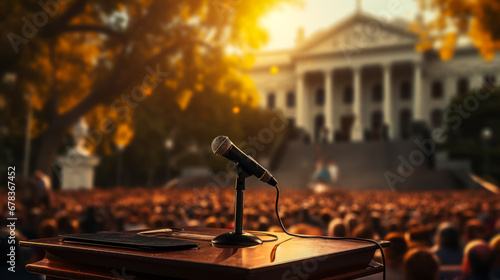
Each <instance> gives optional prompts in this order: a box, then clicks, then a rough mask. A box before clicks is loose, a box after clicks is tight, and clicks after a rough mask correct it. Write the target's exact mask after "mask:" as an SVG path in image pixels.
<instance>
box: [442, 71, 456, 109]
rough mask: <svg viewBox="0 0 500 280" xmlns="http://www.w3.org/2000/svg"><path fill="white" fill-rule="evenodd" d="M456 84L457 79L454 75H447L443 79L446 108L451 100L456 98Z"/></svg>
mask: <svg viewBox="0 0 500 280" xmlns="http://www.w3.org/2000/svg"><path fill="white" fill-rule="evenodd" d="M457 82H458V78H457V76H456V75H455V74H447V75H446V76H445V77H444V96H445V102H446V106H448V104H450V102H451V100H453V98H454V97H455V96H457Z"/></svg>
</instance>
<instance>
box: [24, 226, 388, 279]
mask: <svg viewBox="0 0 500 280" xmlns="http://www.w3.org/2000/svg"><path fill="white" fill-rule="evenodd" d="M184 230H185V231H184V233H187V234H196V235H200V236H203V237H205V238H206V240H196V242H198V243H199V244H200V245H199V247H198V248H197V249H189V250H182V251H168V252H148V251H139V250H132V249H122V248H112V247H101V246H98V245H86V244H77V243H68V242H63V241H62V240H61V238H59V237H55V238H47V239H36V240H29V241H23V242H22V243H21V246H25V247H34V248H40V249H44V250H45V251H46V252H47V254H46V259H50V258H53V259H57V260H64V261H67V262H69V263H76V264H81V265H86V266H98V267H108V268H115V269H121V268H123V267H126V268H127V271H129V270H130V271H137V272H139V273H148V274H150V273H154V274H157V275H163V276H168V277H175V278H177V277H178V278H183V279H196V277H199V276H200V275H203V276H204V277H205V276H207V275H213V276H214V279H225V277H221V275H216V274H217V272H218V271H219V272H220V271H224V272H225V274H224V275H228V276H231V277H235V276H242V277H241V278H239V279H253V278H252V277H253V276H259V275H261V276H262V275H264V274H266V275H267V276H269V273H270V272H273V271H274V273H276V274H275V275H274V276H278V275H279V276H281V275H283V273H286V272H287V271H290V268H291V266H292V265H301V266H304V265H308V267H309V268H314V271H313V272H311V275H312V274H315V273H318V275H319V274H324V273H327V271H330V272H331V270H332V269H333V270H334V271H338V272H347V271H352V270H353V269H364V268H366V267H367V265H368V264H369V263H370V261H371V260H372V258H373V254H374V252H375V251H376V250H377V249H378V248H377V246H376V245H375V244H373V243H369V242H363V241H350V240H325V239H314V238H298V237H291V236H288V235H286V234H285V233H272V234H275V235H277V236H278V240H276V241H273V242H264V243H263V244H262V245H259V246H254V247H243V248H242V247H240V248H236V247H227V246H217V247H215V246H214V245H212V243H211V242H210V239H211V238H213V237H215V236H217V235H219V234H221V233H224V232H227V231H228V230H227V229H208V228H198V227H185V228H184ZM136 232H137V231H133V232H123V233H122V234H131V235H135V234H136ZM252 233H255V232H252ZM257 234H258V233H257ZM192 236H195V235H192ZM260 237H261V238H262V239H263V240H264V241H265V240H266V239H269V237H266V236H260ZM179 238H180V237H179ZM185 239H187V240H192V239H189V238H185ZM381 244H382V246H384V247H386V246H389V242H387V241H381ZM306 262H309V263H308V264H307V263H306ZM214 273H215V274H214ZM231 277H229V278H231ZM205 278H207V279H211V277H208V276H207V277H205ZM229 278H228V279H229ZM257 278H259V277H257ZM257 278H255V279H257Z"/></svg>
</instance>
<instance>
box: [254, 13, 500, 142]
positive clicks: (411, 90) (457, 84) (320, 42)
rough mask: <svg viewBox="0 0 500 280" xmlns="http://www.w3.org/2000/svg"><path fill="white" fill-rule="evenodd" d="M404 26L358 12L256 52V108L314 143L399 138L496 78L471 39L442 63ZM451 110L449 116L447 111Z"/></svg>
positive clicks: (499, 70)
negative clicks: (278, 116)
mask: <svg viewBox="0 0 500 280" xmlns="http://www.w3.org/2000/svg"><path fill="white" fill-rule="evenodd" d="M408 26H409V23H408V22H405V21H403V20H396V19H393V20H392V21H389V22H385V21H381V20H379V19H377V18H376V17H374V16H371V15H367V14H365V13H362V12H356V13H354V14H353V15H351V16H350V17H348V18H346V19H345V20H343V21H341V22H340V23H338V24H335V25H333V26H332V27H330V28H328V29H327V30H323V31H320V32H317V33H316V34H313V35H312V36H310V37H309V38H303V37H304V36H302V35H301V32H300V31H299V34H298V38H297V44H296V46H295V47H294V48H293V49H290V50H283V51H272V52H260V53H257V54H256V61H255V65H254V67H253V69H252V71H251V76H252V78H253V79H254V82H255V85H256V87H257V90H258V91H259V94H260V96H261V105H262V106H265V107H269V108H279V109H281V110H282V111H283V113H284V114H285V115H286V117H287V118H289V119H290V120H291V121H292V122H294V124H295V125H296V126H297V127H299V128H302V129H303V130H304V131H305V132H306V133H307V134H308V135H309V136H310V138H311V139H312V140H315V141H319V139H321V140H326V139H327V141H328V142H339V141H364V140H368V139H370V140H377V139H382V138H385V137H387V138H388V139H390V140H398V139H405V138H407V137H408V136H409V135H410V134H411V129H412V124H413V123H416V122H420V123H423V124H425V125H426V126H427V127H428V128H429V129H432V128H435V127H441V126H444V125H445V120H446V118H443V117H446V115H447V114H448V112H447V111H446V108H447V106H448V105H449V104H450V101H451V99H452V98H453V97H454V96H455V95H457V94H463V93H466V92H468V91H469V90H471V89H473V88H477V87H479V86H480V85H481V84H482V83H483V81H484V80H487V81H488V82H494V81H499V80H500V75H499V74H500V58H499V57H498V55H497V57H496V58H495V59H494V60H493V61H491V62H485V61H484V60H483V58H482V57H481V56H480V55H479V54H478V52H477V50H476V49H475V48H474V47H473V46H471V45H470V44H467V45H464V46H460V47H458V48H457V50H456V51H455V55H454V57H453V58H452V59H450V60H448V61H442V60H441V59H440V58H439V55H438V53H437V51H428V52H424V53H422V52H417V51H415V45H416V43H417V42H418V36H417V35H416V34H414V33H412V32H411V31H409V30H408ZM452 113H453V112H451V113H450V114H452Z"/></svg>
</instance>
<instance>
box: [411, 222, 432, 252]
mask: <svg viewBox="0 0 500 280" xmlns="http://www.w3.org/2000/svg"><path fill="white" fill-rule="evenodd" d="M408 235H409V237H410V239H409V241H410V248H414V247H431V246H432V243H433V242H432V239H433V236H434V234H433V229H432V227H431V226H429V225H420V226H415V227H413V228H411V229H410V230H409V231H408Z"/></svg>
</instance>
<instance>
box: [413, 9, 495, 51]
mask: <svg viewBox="0 0 500 280" xmlns="http://www.w3.org/2000/svg"><path fill="white" fill-rule="evenodd" d="M418 1H419V3H420V8H421V10H422V11H423V12H424V13H427V12H429V13H435V16H434V18H433V19H432V20H430V21H424V20H423V19H422V17H420V19H421V20H419V21H417V22H415V23H413V25H412V30H413V31H415V32H416V33H417V34H419V36H420V42H419V44H418V45H417V47H416V48H417V50H420V51H424V50H428V49H431V48H433V47H434V46H435V45H437V46H438V48H439V53H440V55H441V58H442V59H443V60H448V59H450V58H452V57H453V53H454V49H455V46H456V45H457V42H458V41H459V39H460V38H462V37H469V38H470V40H471V41H472V42H473V43H474V45H475V46H476V48H477V49H478V50H479V52H480V53H481V55H482V56H483V58H484V59H485V60H488V61H490V60H492V59H493V58H494V56H495V51H497V50H500V21H499V20H498V15H499V14H500V2H499V1H497V0H476V1H469V0H418Z"/></svg>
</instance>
